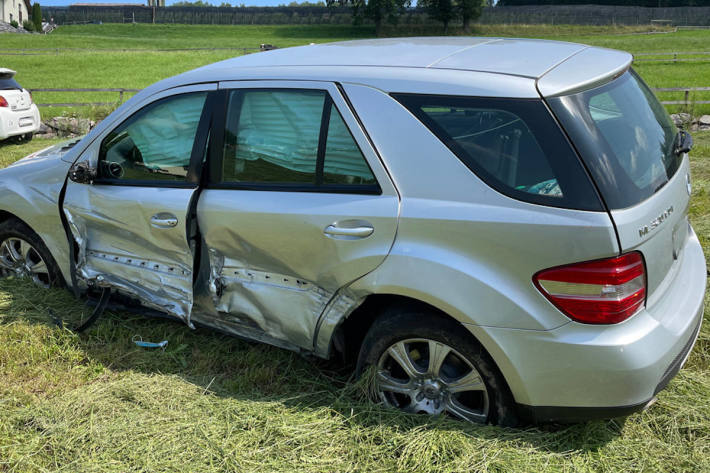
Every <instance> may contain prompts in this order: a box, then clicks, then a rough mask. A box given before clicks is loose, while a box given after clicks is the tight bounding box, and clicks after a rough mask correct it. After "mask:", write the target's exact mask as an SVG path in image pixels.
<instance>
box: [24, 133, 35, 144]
mask: <svg viewBox="0 0 710 473" xmlns="http://www.w3.org/2000/svg"><path fill="white" fill-rule="evenodd" d="M34 136H35V135H34V133H25V134H24V135H22V141H23V142H24V143H29V142H30V141H32V138H34Z"/></svg>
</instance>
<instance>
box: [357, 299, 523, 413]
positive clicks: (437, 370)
mask: <svg viewBox="0 0 710 473" xmlns="http://www.w3.org/2000/svg"><path fill="white" fill-rule="evenodd" d="M388 312H389V313H386V314H383V316H381V317H380V318H379V319H378V320H377V321H375V323H374V324H373V326H372V327H371V328H370V331H369V332H368V333H367V335H366V337H365V340H364V341H363V344H362V347H361V350H360V355H359V358H358V368H357V369H358V372H359V373H362V372H364V371H365V370H366V369H367V368H369V367H372V368H373V369H374V388H375V392H376V393H377V396H378V398H379V400H380V401H381V402H383V403H384V404H385V405H386V406H389V407H393V408H397V409H401V410H403V411H405V412H410V413H415V414H430V415H444V414H445V415H449V416H451V417H454V418H457V419H461V420H464V421H468V422H475V423H482V424H483V423H487V422H491V423H494V424H502V425H514V424H515V423H516V421H515V415H514V410H513V408H512V404H513V403H512V397H511V395H510V393H509V392H508V388H507V385H506V384H505V382H504V380H503V377H502V375H501V374H500V373H499V371H498V369H497V367H496V366H495V364H494V363H493V360H492V359H491V358H490V356H489V355H488V354H487V353H486V352H485V350H484V349H483V348H482V347H481V346H480V344H479V343H478V342H477V341H476V340H475V339H474V338H473V337H472V336H471V335H470V334H468V333H465V329H464V328H463V327H461V325H459V324H458V323H456V322H454V321H453V320H450V319H446V318H443V317H442V316H440V315H439V314H436V313H432V312H428V311H417V310H394V311H392V310H390V311H388Z"/></svg>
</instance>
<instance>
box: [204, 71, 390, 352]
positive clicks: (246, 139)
mask: <svg viewBox="0 0 710 473" xmlns="http://www.w3.org/2000/svg"><path fill="white" fill-rule="evenodd" d="M220 89H223V90H221V91H220V93H222V94H223V97H224V99H223V100H221V101H220V103H223V104H224V110H223V111H222V112H219V113H221V115H220V116H221V117H222V122H223V124H222V126H221V128H219V129H218V128H215V130H214V133H213V142H212V151H213V154H211V156H210V160H211V165H210V175H211V176H210V182H209V184H208V185H207V187H206V188H205V189H204V190H203V191H202V193H201V196H200V199H199V203H198V207H197V216H198V221H199V228H200V232H201V235H202V238H203V243H204V247H203V255H204V257H203V267H202V269H201V272H204V273H205V274H209V276H208V277H207V278H206V280H205V281H204V286H203V288H204V297H199V298H198V300H197V301H196V309H195V314H194V316H195V320H197V321H200V322H203V323H205V324H208V325H212V326H216V327H219V328H221V329H223V330H226V331H230V332H233V333H237V334H242V335H247V336H251V337H253V338H259V339H261V340H264V341H271V342H272V343H276V341H283V342H285V344H286V346H292V347H293V346H295V347H300V348H305V349H312V348H313V336H314V332H315V328H316V324H317V322H318V319H319V317H320V315H321V313H322V312H323V310H324V308H325V306H326V305H327V304H328V302H329V301H330V300H331V299H332V298H333V297H334V296H335V295H336V294H337V293H338V291H339V290H341V288H343V287H345V286H347V285H348V284H349V283H351V282H352V281H354V280H356V279H358V278H360V277H362V276H363V275H365V274H367V273H368V272H370V271H372V270H373V269H375V268H376V267H377V266H378V265H379V264H380V263H381V262H382V261H383V260H384V258H385V257H386V255H387V254H388V252H389V250H390V248H391V246H392V243H393V241H394V237H395V232H396V228H397V213H398V205H399V199H398V196H397V193H396V190H395V189H394V187H393V185H392V184H391V182H390V180H389V178H388V176H387V173H386V172H385V170H384V168H383V167H382V165H381V163H380V161H379V159H378V157H377V155H376V153H375V151H374V150H373V149H372V148H371V146H370V144H369V143H368V141H367V138H366V136H365V135H364V133H363V130H362V129H361V128H360V126H359V124H358V122H357V120H356V118H355V117H354V116H353V114H352V112H351V111H350V110H349V108H348V106H347V104H346V102H345V100H344V99H343V97H342V96H341V94H340V92H339V91H338V89H337V87H335V86H334V85H333V84H330V83H321V82H296V83H290V82H284V81H279V82H241V83H240V82H235V83H228V84H220ZM217 114H218V112H217V111H215V116H217ZM215 120H216V122H218V123H219V122H220V120H219V119H217V118H215ZM198 291H199V289H198ZM356 303H357V301H356V300H351V301H350V302H349V304H356ZM340 305H341V306H342V307H343V308H344V310H347V307H345V306H347V305H348V304H340ZM277 344H278V343H277Z"/></svg>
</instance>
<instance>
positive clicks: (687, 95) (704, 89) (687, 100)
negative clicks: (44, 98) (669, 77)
mask: <svg viewBox="0 0 710 473" xmlns="http://www.w3.org/2000/svg"><path fill="white" fill-rule="evenodd" d="M140 90H141V89H124V88H110V89H31V90H30V92H32V93H35V92H117V93H118V99H117V101H116V102H83V103H38V104H37V106H38V107H92V106H93V107H102V106H104V107H105V106H111V105H120V104H121V103H123V100H124V98H125V97H124V94H127V93H130V94H133V93H136V92H139V91H140ZM653 91H654V92H683V94H684V99H683V100H663V101H661V103H662V104H663V105H685V106H688V105H690V104H691V103H692V104H710V100H691V97H690V93H691V92H710V87H657V88H654V89H653Z"/></svg>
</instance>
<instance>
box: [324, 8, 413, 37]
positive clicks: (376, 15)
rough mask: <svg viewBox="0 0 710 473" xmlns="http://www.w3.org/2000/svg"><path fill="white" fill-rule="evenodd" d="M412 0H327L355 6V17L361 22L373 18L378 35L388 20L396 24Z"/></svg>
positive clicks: (357, 22)
mask: <svg viewBox="0 0 710 473" xmlns="http://www.w3.org/2000/svg"><path fill="white" fill-rule="evenodd" d="M411 4H412V3H411V0H326V5H328V6H329V7H332V6H341V7H343V6H347V5H351V6H352V7H353V19H354V20H355V23H356V24H359V23H361V22H362V20H364V19H368V20H372V21H373V22H374V23H375V32H376V33H377V36H380V34H381V33H382V25H383V23H384V22H385V21H386V22H387V23H389V24H391V25H396V24H397V21H398V20H399V16H400V15H401V14H402V13H404V10H405V9H406V8H407V7H408V6H410V5H411Z"/></svg>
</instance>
